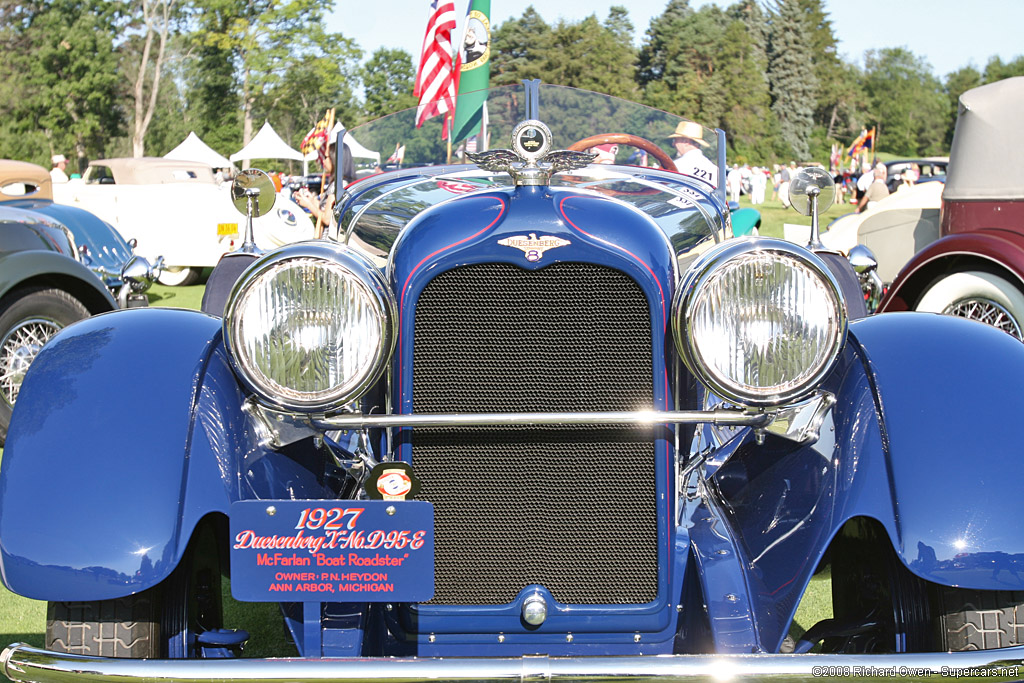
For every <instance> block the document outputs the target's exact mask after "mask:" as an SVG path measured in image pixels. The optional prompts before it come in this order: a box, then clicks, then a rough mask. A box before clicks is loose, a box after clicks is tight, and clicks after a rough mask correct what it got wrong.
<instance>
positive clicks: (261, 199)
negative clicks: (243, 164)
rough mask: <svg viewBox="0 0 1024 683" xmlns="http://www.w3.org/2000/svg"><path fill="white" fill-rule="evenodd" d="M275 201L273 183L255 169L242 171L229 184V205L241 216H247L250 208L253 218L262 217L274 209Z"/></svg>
mask: <svg viewBox="0 0 1024 683" xmlns="http://www.w3.org/2000/svg"><path fill="white" fill-rule="evenodd" d="M276 200H277V192H276V191H275V188H274V181H273V180H271V179H270V176H268V175H267V174H266V173H264V172H263V171H261V170H259V169H257V168H249V169H246V170H244V171H242V172H241V173H239V174H238V175H237V176H235V179H234V181H232V183H231V203H232V204H234V205H235V208H236V209H237V210H238V212H239V213H240V214H242V215H243V216H248V215H249V207H250V206H251V207H252V217H253V218H259V217H260V216H264V215H266V214H268V213H270V210H271V209H273V208H274V202H275V201H276Z"/></svg>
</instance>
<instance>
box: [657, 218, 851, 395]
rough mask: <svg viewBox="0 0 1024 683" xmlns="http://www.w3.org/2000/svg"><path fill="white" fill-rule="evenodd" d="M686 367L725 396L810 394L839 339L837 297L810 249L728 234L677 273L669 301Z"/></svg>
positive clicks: (842, 317) (843, 320)
mask: <svg viewBox="0 0 1024 683" xmlns="http://www.w3.org/2000/svg"><path fill="white" fill-rule="evenodd" d="M673 322H674V333H675V340H676V346H677V348H678V350H679V352H680V354H681V355H682V357H683V360H684V362H685V363H686V365H687V367H689V368H690V370H691V371H692V372H693V373H694V374H696V375H697V377H698V378H700V379H701V380H702V381H703V382H704V383H705V384H707V385H708V386H709V387H710V388H711V390H712V391H714V392H715V393H717V394H718V395H720V396H722V397H724V398H727V399H729V400H731V401H734V402H737V403H742V404H747V405H753V406H771V405H779V404H783V403H787V402H791V401H795V400H799V399H801V398H804V397H806V396H807V395H808V394H810V393H811V392H812V391H813V390H814V389H815V388H816V387H817V385H818V384H819V383H820V382H821V381H822V379H824V377H825V375H826V374H828V372H829V370H830V369H831V368H832V365H833V364H834V363H835V361H836V359H837V358H838V356H839V352H840V350H841V349H842V347H843V343H844V341H845V339H846V325H847V317H846V303H845V301H844V299H843V295H842V292H841V290H840V288H839V285H838V284H837V282H836V280H835V278H834V277H833V276H832V274H831V272H830V271H829V270H828V267H827V266H826V265H825V264H824V262H822V261H821V259H819V258H818V257H817V256H815V255H814V254H812V253H810V252H809V251H807V250H805V249H802V248H800V247H797V246H796V245H793V244H790V243H789V242H784V241H782V240H775V239H767V238H762V239H754V240H734V241H729V242H725V243H723V244H721V245H719V246H718V247H716V248H715V249H712V250H711V251H709V252H708V253H707V254H705V255H704V256H703V257H702V258H700V259H699V260H698V261H697V262H695V263H694V264H693V266H692V267H691V268H690V270H689V271H687V274H686V275H685V276H684V278H683V281H682V283H681V286H680V288H679V290H678V291H677V292H676V296H675V300H674V301H673Z"/></svg>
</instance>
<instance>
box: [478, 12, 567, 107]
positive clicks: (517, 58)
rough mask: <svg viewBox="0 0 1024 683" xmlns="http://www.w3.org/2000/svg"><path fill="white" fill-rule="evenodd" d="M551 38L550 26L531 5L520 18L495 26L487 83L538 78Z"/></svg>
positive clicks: (496, 83)
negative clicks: (488, 81) (489, 78)
mask: <svg viewBox="0 0 1024 683" xmlns="http://www.w3.org/2000/svg"><path fill="white" fill-rule="evenodd" d="M551 40H552V33H551V27H550V26H548V24H546V23H545V22H544V20H543V19H542V18H541V16H540V15H539V14H537V10H535V9H534V8H533V5H530V6H529V7H527V8H526V10H525V11H524V12H523V16H521V17H520V18H518V19H509V20H508V21H506V22H505V23H503V24H500V25H498V26H496V27H495V28H494V30H493V31H492V32H491V44H492V48H491V86H492V87H494V86H497V85H514V84H517V83H519V82H520V81H522V80H524V79H533V78H542V77H543V76H544V75H545V74H544V72H543V68H544V67H543V65H544V55H546V54H549V51H550V49H551Z"/></svg>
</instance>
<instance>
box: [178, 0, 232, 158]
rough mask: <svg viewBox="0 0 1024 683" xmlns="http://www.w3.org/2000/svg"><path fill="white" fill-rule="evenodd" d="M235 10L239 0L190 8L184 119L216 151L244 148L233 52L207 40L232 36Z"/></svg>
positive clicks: (201, 1)
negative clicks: (229, 32)
mask: <svg viewBox="0 0 1024 683" xmlns="http://www.w3.org/2000/svg"><path fill="white" fill-rule="evenodd" d="M237 5H238V2H237V0H221V1H218V2H213V1H211V0H197V1H196V2H194V3H192V4H191V5H190V6H189V7H188V10H189V12H190V24H189V32H188V37H187V40H186V44H187V50H188V51H187V53H186V55H185V59H184V60H183V64H184V69H183V73H182V80H183V81H184V83H185V93H184V95H185V105H186V106H185V118H186V120H187V121H188V123H189V127H190V129H191V130H194V131H195V132H196V134H197V135H198V136H199V137H200V138H202V139H203V141H204V142H205V143H206V144H208V145H209V146H210V147H213V148H214V149H216V150H218V151H225V150H237V149H240V147H239V145H238V141H239V140H240V139H241V137H242V119H241V116H240V115H239V112H240V109H241V98H240V96H239V87H238V77H237V72H236V69H235V55H234V51H233V49H232V47H231V46H230V45H226V44H223V43H222V42H219V41H214V40H210V39H208V38H207V37H208V36H211V35H213V36H216V35H223V34H226V33H227V32H228V30H229V27H230V26H231V25H232V23H233V22H234V16H235V14H234V12H235V10H236V9H237ZM228 153H230V152H228Z"/></svg>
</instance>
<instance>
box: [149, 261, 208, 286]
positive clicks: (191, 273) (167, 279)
mask: <svg viewBox="0 0 1024 683" xmlns="http://www.w3.org/2000/svg"><path fill="white" fill-rule="evenodd" d="M199 273H200V269H199V268H189V267H187V266H185V267H183V268H175V269H174V270H170V269H167V268H165V269H164V270H162V271H160V275H159V276H158V277H157V282H159V283H160V284H162V285H167V286H168V287H185V286H186V285H194V284H195V283H196V282H198V281H199Z"/></svg>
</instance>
